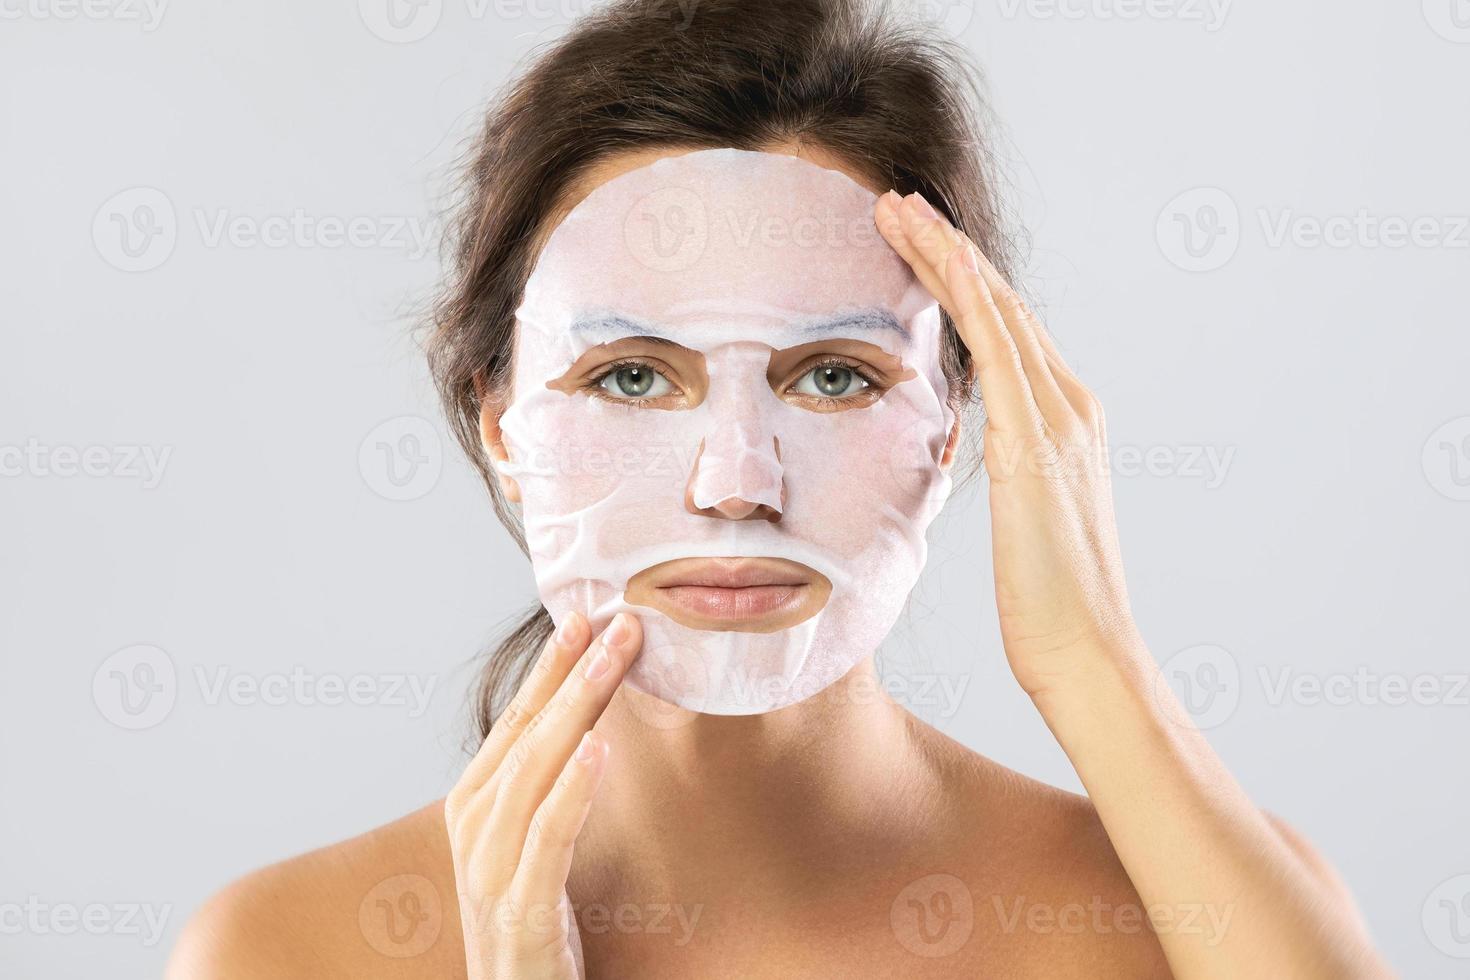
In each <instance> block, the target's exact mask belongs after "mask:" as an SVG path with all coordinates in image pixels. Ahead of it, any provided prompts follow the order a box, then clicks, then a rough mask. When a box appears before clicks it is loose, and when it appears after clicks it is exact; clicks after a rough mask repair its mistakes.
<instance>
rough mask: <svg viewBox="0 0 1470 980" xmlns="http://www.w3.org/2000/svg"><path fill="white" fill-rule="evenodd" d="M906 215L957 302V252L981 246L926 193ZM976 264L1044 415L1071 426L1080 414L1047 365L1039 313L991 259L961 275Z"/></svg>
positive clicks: (914, 198) (911, 235)
mask: <svg viewBox="0 0 1470 980" xmlns="http://www.w3.org/2000/svg"><path fill="white" fill-rule="evenodd" d="M901 213H902V216H903V226H904V230H905V231H906V232H907V234H908V239H909V241H910V242H911V243H912V244H913V246H914V247H915V248H916V249H917V250H918V252H919V254H920V255H921V256H922V257H923V259H924V261H926V262H928V263H929V264H930V265H931V266H933V268H934V269H935V270H936V271H937V272H939V273H940V275H941V276H942V277H943V278H944V282H945V286H946V288H947V289H948V291H949V295H950V297H951V300H952V301H953V302H958V299H957V297H955V291H956V286H955V284H954V283H953V282H952V281H951V280H950V278H949V276H950V271H949V270H950V269H951V268H952V266H951V263H950V259H951V256H953V255H954V254H955V253H956V252H957V251H958V252H969V251H973V252H975V253H976V255H977V256H978V254H979V250H978V249H977V248H976V247H975V244H974V243H973V242H971V241H970V240H969V239H968V238H967V237H965V235H964V233H963V232H961V231H959V230H958V229H957V228H955V227H954V226H953V225H951V224H950V223H949V222H948V221H947V220H945V218H944V216H943V215H941V214H940V213H939V212H938V211H936V210H934V208H933V207H932V206H931V205H930V204H929V202H928V201H925V200H924V198H923V196H922V195H920V194H910V195H909V196H908V197H906V198H904V201H903V206H902V209H901ZM971 266H977V267H978V269H979V271H980V275H981V277H982V278H984V279H985V285H986V287H987V289H988V291H989V293H990V298H991V303H992V305H993V306H994V307H995V308H996V309H997V310H999V311H1000V315H1001V324H1002V326H1003V328H1004V329H1005V331H1006V332H1007V333H1008V334H1010V337H1011V343H1012V345H1013V346H1014V347H1015V349H1016V352H1017V354H1018V355H1019V357H1020V363H1021V370H1022V372H1023V373H1024V374H1025V376H1026V382H1027V387H1028V388H1029V389H1030V391H1031V395H1032V397H1033V398H1034V399H1035V401H1036V405H1037V407H1038V408H1040V409H1041V415H1042V417H1043V418H1044V419H1046V420H1047V421H1048V422H1050V423H1051V424H1053V425H1056V426H1061V425H1063V424H1065V423H1066V422H1068V421H1069V420H1070V419H1071V418H1072V417H1073V415H1074V414H1075V413H1074V412H1073V411H1072V406H1071V403H1070V402H1068V401H1067V398H1066V396H1065V395H1063V394H1062V390H1061V388H1060V387H1059V386H1058V385H1057V382H1056V379H1055V378H1053V377H1052V374H1051V368H1050V367H1048V365H1047V363H1046V354H1045V353H1044V352H1043V351H1042V349H1041V345H1040V344H1039V343H1038V342H1037V340H1036V336H1035V333H1034V332H1033V331H1032V328H1031V321H1032V320H1033V319H1034V317H1032V315H1031V311H1030V310H1028V309H1027V308H1026V305H1025V304H1024V303H1022V302H1021V298H1020V297H1019V296H1018V295H1017V294H1016V292H1015V291H1014V290H1012V289H1011V288H1010V286H1009V285H1007V284H1006V283H1005V281H1004V280H1003V279H1001V278H1000V276H999V275H998V274H997V275H995V276H994V277H993V278H991V277H990V276H989V275H988V274H987V273H986V272H985V269H987V268H992V269H993V267H991V266H990V263H989V262H985V263H983V264H982V263H978V262H965V263H962V264H961V265H960V266H959V270H960V272H959V274H960V275H974V274H975V273H973V272H971V271H970V268H971ZM950 312H951V315H954V311H953V310H951V311H950ZM972 353H974V352H973V351H972Z"/></svg>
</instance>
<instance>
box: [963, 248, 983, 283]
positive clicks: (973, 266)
mask: <svg viewBox="0 0 1470 980" xmlns="http://www.w3.org/2000/svg"><path fill="white" fill-rule="evenodd" d="M962 251H963V253H964V254H963V255H961V256H960V258H961V259H962V260H963V261H964V263H965V268H966V269H969V270H970V271H971V272H973V273H975V275H977V276H978V275H979V274H980V262H979V260H978V259H976V258H975V250H974V249H973V248H971V247H970V246H968V245H966V246H965V247H964V248H963V249H962Z"/></svg>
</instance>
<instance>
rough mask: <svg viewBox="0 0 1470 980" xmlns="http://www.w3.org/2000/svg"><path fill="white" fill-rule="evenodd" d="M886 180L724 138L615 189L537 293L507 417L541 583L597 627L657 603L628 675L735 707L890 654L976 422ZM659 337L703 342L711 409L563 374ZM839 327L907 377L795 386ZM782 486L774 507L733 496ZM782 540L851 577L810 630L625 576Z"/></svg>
mask: <svg viewBox="0 0 1470 980" xmlns="http://www.w3.org/2000/svg"><path fill="white" fill-rule="evenodd" d="M875 203H876V198H875V196H874V195H873V194H872V193H871V192H870V191H868V190H866V189H865V188H863V187H862V186H860V185H859V184H857V183H856V182H854V181H853V180H852V179H850V178H849V177H847V176H846V175H844V174H841V173H838V172H836V171H832V170H827V169H824V168H822V167H819V166H816V165H814V164H812V163H810V162H808V161H805V160H801V159H798V158H796V157H791V156H786V155H781V154H775V153H757V152H747V151H741V150H732V149H721V150H702V151H697V152H693V153H689V154H685V155H682V156H677V157H666V158H663V159H660V160H658V161H656V162H654V163H652V164H650V165H648V166H646V167H643V168H640V169H637V170H634V171H631V172H628V173H625V174H622V175H620V176H618V177H615V178H613V179H612V180H610V181H608V182H607V183H605V184H603V185H601V186H600V187H598V188H597V189H595V190H594V191H593V192H592V193H591V194H590V195H589V196H588V197H587V198H585V199H584V200H583V201H582V202H581V203H579V204H578V205H577V206H576V207H575V208H574V209H573V210H572V211H571V212H570V213H569V214H568V215H567V217H566V218H565V219H564V220H563V221H562V222H561V224H560V225H558V227H557V228H556V230H555V231H554V232H553V233H552V235H551V236H550V238H549V239H548V242H547V244H546V246H545V248H544V250H543V251H542V253H541V255H540V258H539V260H538V262H537V265H536V267H535V269H534V271H533V273H532V275H531V277H530V279H529V281H528V282H527V285H526V289H525V294H524V300H523V302H522V304H521V306H520V308H519V309H518V310H517V314H516V315H517V320H518V328H517V346H516V355H515V375H514V389H513V398H512V400H511V402H510V404H509V406H508V408H507V409H506V411H505V413H504V415H503V416H502V418H501V420H500V425H501V431H502V435H503V439H504V444H505V448H506V453H507V456H508V460H507V461H506V462H504V463H501V464H499V468H500V470H501V471H502V472H503V473H504V474H505V475H507V476H510V477H512V478H514V480H515V481H516V482H517V484H518V485H519V487H520V492H521V498H522V517H523V521H524V525H525V531H526V542H527V546H528V550H529V552H530V555H531V559H532V564H533V568H534V571H535V575H536V583H537V587H538V590H539V592H540V595H541V600H542V602H543V603H544V604H545V606H546V608H547V610H548V611H549V612H550V613H551V615H552V618H553V619H554V620H555V621H557V622H558V623H559V622H561V621H562V620H563V619H564V618H565V616H566V615H567V614H568V613H569V612H571V611H573V610H576V611H579V612H581V613H583V614H584V615H586V616H587V618H588V620H589V621H590V622H591V624H592V627H593V629H594V631H597V630H601V629H602V628H604V627H605V626H606V625H607V624H608V622H609V621H610V620H611V619H612V617H613V616H614V615H615V614H616V613H618V612H620V611H629V612H632V613H634V614H636V615H637V616H638V617H639V619H640V621H641V623H642V625H643V631H644V645H643V652H642V654H641V656H640V658H639V660H638V661H637V662H636V664H635V665H634V667H633V669H632V670H631V672H630V673H629V675H628V683H629V684H631V685H633V686H634V687H635V688H637V689H639V690H641V691H644V692H647V693H649V694H653V695H655V696H657V697H659V698H662V699H664V700H666V701H670V702H673V703H675V704H677V705H680V706H681V707H684V708H688V709H692V710H694V711H700V712H707V713H713V714H755V713H759V712H766V711H773V710H775V709H778V708H781V707H784V706H786V705H789V704H793V703H795V702H797V701H800V700H802V699H804V698H807V697H810V696H812V695H814V694H816V693H818V692H819V691H821V690H822V689H823V688H825V687H827V686H828V685H830V684H831V683H833V682H834V681H836V680H838V679H839V678H841V677H842V676H843V675H844V674H846V673H847V672H848V671H849V670H851V669H852V668H853V667H854V666H855V665H856V664H857V663H858V662H859V661H860V660H861V659H862V658H863V657H865V656H867V655H869V654H872V653H874V652H875V651H876V650H877V648H878V646H879V644H880V643H881V642H882V640H883V638H884V637H885V636H886V635H887V633H888V631H889V630H890V629H891V628H892V626H893V624H894V623H895V622H896V620H897V618H898V616H899V614H900V612H901V611H902V608H903V605H904V603H905V602H906V600H907V597H908V594H909V592H910V590H911V589H912V588H913V586H914V583H915V582H916V581H917V579H918V576H919V572H920V570H921V569H922V568H923V565H924V559H925V555H926V544H925V540H924V533H925V529H926V528H927V527H928V525H929V523H930V521H931V520H932V519H933V517H934V515H935V514H936V513H938V511H939V508H940V507H941V506H942V505H943V503H944V499H945V497H946V496H947V494H948V492H949V477H948V474H947V472H945V471H944V469H942V468H941V466H940V460H941V457H942V453H943V450H944V446H945V443H946V439H947V437H948V434H949V430H950V426H951V424H952V423H953V420H954V419H953V415H952V413H951V412H950V410H949V408H948V405H947V400H946V397H945V394H946V392H947V382H946V379H945V377H944V374H943V372H942V370H941V369H940V362H939V340H940V317H939V310H938V307H937V305H936V304H935V302H934V300H933V298H932V297H931V296H930V295H929V293H928V292H927V291H926V290H925V289H924V288H923V286H922V285H920V284H919V282H918V281H917V280H916V279H915V278H914V276H913V274H912V271H911V270H910V269H909V267H908V266H907V264H906V263H905V262H904V261H903V260H902V259H901V258H900V257H899V256H898V255H897V254H896V253H895V252H894V251H893V250H892V249H891V248H890V247H889V246H888V244H887V243H886V242H885V241H884V240H883V238H882V236H881V235H880V234H879V233H878V231H877V229H876V227H875V226H874V223H873V207H874V204H875ZM638 336H650V337H658V338H663V339H666V340H669V341H673V342H675V343H677V344H680V345H682V346H684V347H686V348H690V349H692V350H694V351H697V352H699V353H700V354H702V355H703V358H704V365H705V371H706V374H707V376H708V389H707V393H706V395H705V397H704V399H703V400H702V401H701V402H699V404H698V405H697V406H695V407H692V408H688V407H686V408H678V409H659V408H651V407H647V406H638V405H636V404H628V403H618V402H616V401H612V400H609V399H607V398H603V397H598V396H597V395H595V394H589V393H588V392H587V391H585V390H565V386H562V387H559V388H552V387H549V386H548V382H552V381H555V380H557V379H560V378H562V377H563V376H564V375H565V374H566V373H567V371H568V369H569V368H570V367H571V366H572V365H573V363H574V362H576V361H577V359H578V358H580V357H581V356H582V355H583V354H584V353H585V352H586V351H588V350H589V349H590V348H593V347H597V346H598V345H602V344H607V343H610V342H613V341H616V340H619V339H622V338H627V337H638ZM834 339H845V340H856V341H862V342H866V343H868V344H872V345H874V346H876V347H878V348H881V349H882V350H883V351H886V352H888V353H889V354H892V355H895V356H897V357H898V358H899V359H900V360H901V361H902V364H903V367H904V368H905V369H907V376H906V380H902V381H900V382H899V383H897V384H896V385H894V386H893V387H892V388H890V389H889V390H888V391H887V392H886V393H884V394H883V395H882V397H881V398H879V399H878V400H877V401H876V402H873V403H871V404H869V405H867V406H865V407H861V408H850V409H845V410H840V411H816V410H813V409H812V408H810V407H804V406H802V405H798V404H794V403H793V402H792V401H791V400H790V399H788V398H783V397H782V396H781V395H779V394H778V393H777V392H776V391H774V390H773V388H772V383H771V380H770V379H768V377H767V370H768V366H769V365H770V361H771V357H772V352H773V351H781V350H785V349H787V348H791V347H795V346H797V345H804V344H811V343H813V342H817V341H831V340H834ZM732 501H745V502H747V503H748V504H758V505H761V506H762V507H764V508H766V509H767V510H765V511H764V513H766V514H767V515H768V516H769V517H771V518H772V519H769V520H763V519H752V520H730V519H725V518H723V517H721V516H719V514H717V513H713V512H712V510H711V509H712V508H715V507H716V506H717V505H720V504H722V503H729V502H732ZM758 556H772V557H776V558H785V559H789V560H792V561H796V562H800V563H801V564H804V565H806V566H809V567H810V568H812V569H815V570H816V571H817V572H819V573H821V574H822V575H824V576H826V577H827V579H828V580H830V582H831V584H832V591H831V596H830V598H829V599H828V601H827V603H826V604H825V605H824V606H823V607H822V608H821V610H820V611H819V612H817V613H816V614H815V615H814V616H812V617H810V618H809V619H807V620H805V621H804V622H801V623H798V624H797V625H795V626H792V627H790V628H788V629H782V630H778V631H775V632H766V633H755V632H738V631H734V630H710V629H695V628H692V627H689V626H685V625H682V624H680V623H678V622H676V621H674V620H673V619H671V618H669V617H667V616H665V615H663V614H662V613H660V612H657V611H655V610H653V609H651V608H648V607H645V606H634V605H631V604H630V603H629V602H628V601H627V598H626V596H625V590H626V588H627V586H628V582H629V580H630V579H631V578H632V577H633V576H634V575H636V574H637V573H638V572H640V571H642V570H644V569H647V568H649V567H651V566H654V565H657V564H660V563H662V562H666V561H670V560H673V559H676V558H690V557H758Z"/></svg>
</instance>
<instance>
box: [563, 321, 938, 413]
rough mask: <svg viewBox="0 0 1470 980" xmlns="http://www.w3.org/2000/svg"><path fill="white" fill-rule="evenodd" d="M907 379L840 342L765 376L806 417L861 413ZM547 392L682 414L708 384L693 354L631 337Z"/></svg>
mask: <svg viewBox="0 0 1470 980" xmlns="http://www.w3.org/2000/svg"><path fill="white" fill-rule="evenodd" d="M648 348H657V349H658V350H660V351H662V352H663V353H664V354H665V355H666V357H665V358H660V357H656V356H654V355H653V354H652V353H651V352H650V351H649V350H648ZM911 377H913V372H912V371H911V370H909V369H907V368H905V367H904V366H903V364H902V363H901V362H900V361H899V359H898V358H897V357H894V356H893V355H891V354H888V353H887V352H885V351H883V350H881V349H880V348H878V347H876V346H874V345H872V344H869V343H866V342H864V341H857V340H842V339H834V340H829V341H821V342H817V343H813V344H803V345H800V346H798V347H792V348H786V349H783V350H773V351H771V354H770V363H769V367H768V369H767V372H766V381H767V383H768V384H769V385H770V388H771V391H772V392H774V393H775V394H776V396H777V397H778V398H780V399H782V400H783V401H785V402H787V403H788V404H791V405H794V406H796V407H798V408H803V409H806V410H808V411H813V412H838V411H848V410H852V409H858V408H866V407H867V406H869V405H872V404H873V403H874V402H876V401H878V399H880V398H882V397H883V395H884V394H886V393H887V392H888V391H889V390H890V389H892V388H893V386H894V385H896V384H898V383H899V382H901V381H905V380H907V379H909V378H911ZM686 378H687V380H686ZM547 387H549V388H552V389H554V390H558V391H563V392H567V393H571V392H580V393H582V394H584V395H587V396H589V397H592V398H598V399H602V400H604V401H609V402H615V403H620V404H622V405H624V406H626V407H630V408H632V407H637V408H655V409H666V410H667V409H687V408H695V407H697V406H698V405H699V404H700V403H701V402H702V401H703V400H704V397H705V395H706V393H707V390H708V376H707V374H706V372H705V363H704V355H703V354H701V353H699V352H698V351H693V350H690V349H688V348H686V347H683V346H681V345H679V344H677V343H674V342H671V341H669V340H666V339H664V338H661V337H633V338H625V339H623V340H619V341H615V342H613V343H610V344H605V345H602V346H600V347H598V348H594V349H592V350H590V351H588V352H587V353H586V354H584V355H583V356H582V357H581V358H579V359H578V361H577V363H576V364H574V365H573V366H572V367H571V368H570V369H569V370H568V371H567V372H566V373H565V374H563V375H562V376H561V377H560V378H557V379H555V380H554V381H551V382H548V384H547Z"/></svg>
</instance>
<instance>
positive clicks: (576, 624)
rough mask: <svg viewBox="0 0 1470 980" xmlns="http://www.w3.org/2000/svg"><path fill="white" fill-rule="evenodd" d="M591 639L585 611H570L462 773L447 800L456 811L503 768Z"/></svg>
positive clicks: (543, 647)
mask: <svg viewBox="0 0 1470 980" xmlns="http://www.w3.org/2000/svg"><path fill="white" fill-rule="evenodd" d="M591 639H592V630H591V628H590V627H588V625H587V619H586V617H584V616H583V615H582V614H581V613H576V612H573V613H568V614H567V616H566V618H565V619H563V620H562V622H561V625H560V626H558V627H557V629H556V631H555V632H554V633H552V634H551V636H550V638H549V639H547V641H546V643H545V645H544V646H542V648H541V653H540V654H539V655H538V656H537V657H536V663H535V664H534V665H533V666H532V667H531V672H530V674H529V675H527V677H526V680H525V682H524V683H522V684H521V687H520V689H519V690H518V691H516V694H515V697H514V698H512V699H511V702H510V704H509V705H507V706H506V709H505V710H504V711H502V712H501V713H500V717H499V718H497V719H495V725H494V727H493V728H491V729H490V734H489V735H488V736H486V738H485V741H484V742H483V743H482V744H481V745H480V750H479V751H478V752H476V753H475V757H474V758H473V759H471V760H470V764H469V765H468V766H466V767H465V771H464V772H463V773H462V774H461V775H460V777H459V782H457V783H456V784H455V786H454V789H453V791H451V793H450V798H449V800H448V801H447V802H448V803H452V804H453V806H454V808H455V809H456V810H458V809H461V808H462V807H463V804H465V803H466V802H468V800H469V798H470V797H473V796H474V795H475V793H476V792H477V791H478V790H479V789H480V787H482V786H483V785H484V784H485V783H486V782H487V781H488V780H489V779H490V777H491V775H492V774H494V772H495V770H496V769H497V768H499V766H500V762H501V760H502V759H504V758H505V753H506V752H507V751H509V749H510V747H511V745H513V744H514V743H515V740H516V739H517V738H519V737H520V735H521V733H522V732H523V731H524V730H525V729H526V726H527V725H529V724H530V722H531V719H532V718H534V717H536V715H537V714H538V713H539V712H540V711H541V709H542V708H543V707H544V706H545V705H546V703H547V702H548V701H550V700H551V697H552V695H554V694H555V693H556V691H557V688H559V687H561V684H562V682H563V681H564V680H565V679H566V676H567V674H568V673H570V671H571V669H572V666H573V665H574V664H575V663H576V662H577V659H578V658H579V657H581V656H582V654H583V652H584V651H586V649H587V644H588V642H589V641H590V640H591Z"/></svg>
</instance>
